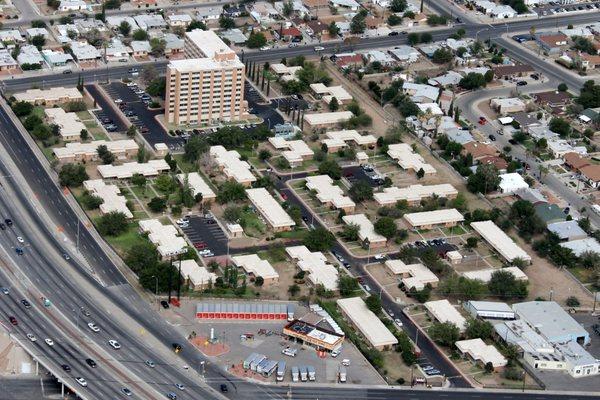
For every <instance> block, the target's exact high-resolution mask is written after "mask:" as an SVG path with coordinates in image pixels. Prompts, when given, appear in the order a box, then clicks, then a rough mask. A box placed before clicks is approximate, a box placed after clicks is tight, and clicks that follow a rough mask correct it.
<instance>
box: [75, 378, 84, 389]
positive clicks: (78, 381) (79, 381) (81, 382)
mask: <svg viewBox="0 0 600 400" xmlns="http://www.w3.org/2000/svg"><path fill="white" fill-rule="evenodd" d="M75 380H76V381H77V383H79V384H80V385H81V386H83V387H86V386H87V381H86V380H85V379H83V378H82V377H80V376H78V377H77V378H75Z"/></svg>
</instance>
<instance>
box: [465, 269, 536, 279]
mask: <svg viewBox="0 0 600 400" xmlns="http://www.w3.org/2000/svg"><path fill="white" fill-rule="evenodd" d="M496 271H505V272H510V273H511V274H512V275H513V276H514V277H515V279H517V280H519V281H527V280H528V279H529V278H527V275H525V272H523V271H521V269H519V268H517V267H506V268H485V269H479V270H476V271H467V272H463V273H462V276H464V277H465V278H468V279H476V280H478V281H482V282H485V283H488V282H489V281H490V280H491V279H492V275H493V274H494V272H496Z"/></svg>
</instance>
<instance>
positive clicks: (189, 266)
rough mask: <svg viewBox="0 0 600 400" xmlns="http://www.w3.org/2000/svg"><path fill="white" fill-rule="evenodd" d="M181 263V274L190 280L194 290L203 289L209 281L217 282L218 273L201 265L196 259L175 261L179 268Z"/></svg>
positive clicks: (176, 266)
mask: <svg viewBox="0 0 600 400" xmlns="http://www.w3.org/2000/svg"><path fill="white" fill-rule="evenodd" d="M179 263H181V276H182V277H183V279H184V280H186V281H188V282H189V283H190V285H191V286H192V287H193V289H194V290H202V289H204V288H206V287H207V286H208V285H209V283H211V282H212V283H215V281H216V279H217V274H214V273H212V272H210V271H208V270H207V269H206V268H205V267H201V266H199V265H198V263H197V262H196V261H194V260H181V261H176V262H174V263H173V265H174V266H175V268H179Z"/></svg>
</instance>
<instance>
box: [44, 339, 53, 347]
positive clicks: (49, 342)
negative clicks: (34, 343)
mask: <svg viewBox="0 0 600 400" xmlns="http://www.w3.org/2000/svg"><path fill="white" fill-rule="evenodd" d="M44 342H46V344H47V345H48V346H54V340H52V339H50V338H46V339H44Z"/></svg>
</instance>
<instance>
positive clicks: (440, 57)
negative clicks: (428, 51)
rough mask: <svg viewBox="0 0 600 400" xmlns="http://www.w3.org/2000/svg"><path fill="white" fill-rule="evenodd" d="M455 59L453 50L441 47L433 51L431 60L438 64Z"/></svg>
mask: <svg viewBox="0 0 600 400" xmlns="http://www.w3.org/2000/svg"><path fill="white" fill-rule="evenodd" d="M453 59H454V54H452V50H450V49H444V48H440V49H437V50H436V51H434V52H433V56H432V58H431V60H432V61H433V62H434V63H436V64H447V63H449V62H450V61H452V60H453Z"/></svg>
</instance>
